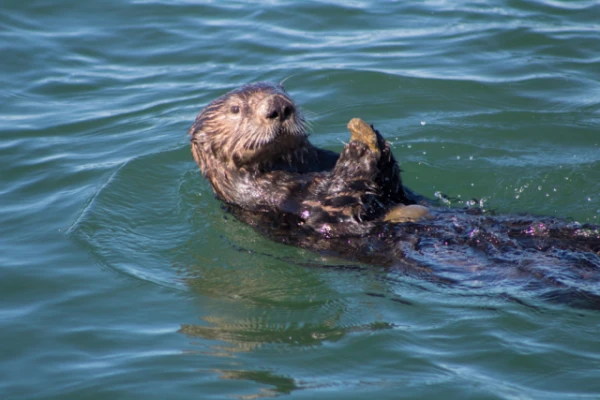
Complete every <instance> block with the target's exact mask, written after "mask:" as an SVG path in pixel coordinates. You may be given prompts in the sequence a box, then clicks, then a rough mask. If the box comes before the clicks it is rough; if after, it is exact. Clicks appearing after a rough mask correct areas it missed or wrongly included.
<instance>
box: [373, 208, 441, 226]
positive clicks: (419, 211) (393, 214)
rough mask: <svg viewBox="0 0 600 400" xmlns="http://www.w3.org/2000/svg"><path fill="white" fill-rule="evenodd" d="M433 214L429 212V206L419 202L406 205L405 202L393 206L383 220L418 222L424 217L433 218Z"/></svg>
mask: <svg viewBox="0 0 600 400" xmlns="http://www.w3.org/2000/svg"><path fill="white" fill-rule="evenodd" d="M432 218H433V216H432V215H431V214H430V213H429V209H428V208H427V207H423V206H420V205H418V204H411V205H408V206H405V205H403V204H401V205H399V206H396V207H394V208H392V209H391V210H390V211H388V213H387V214H385V217H383V220H384V221H385V222H392V223H394V222H416V221H420V220H423V219H432Z"/></svg>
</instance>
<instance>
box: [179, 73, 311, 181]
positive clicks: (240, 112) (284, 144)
mask: <svg viewBox="0 0 600 400" xmlns="http://www.w3.org/2000/svg"><path fill="white" fill-rule="evenodd" d="M276 101H280V102H284V103H285V104H286V105H287V104H289V105H290V107H289V115H287V118H285V119H283V118H281V116H280V117H278V118H268V117H267V114H268V113H269V109H270V106H271V105H272V104H273V103H274V102H276ZM236 110H237V112H235V111H236ZM190 134H191V135H192V143H193V144H194V151H193V152H192V153H193V155H194V158H195V160H196V162H197V163H198V164H199V165H200V168H201V170H202V172H203V173H204V174H205V175H207V174H208V173H209V171H208V169H209V168H210V166H211V165H214V162H213V163H211V162H209V161H208V159H207V158H208V157H210V158H213V159H215V160H218V162H219V163H220V164H221V166H226V168H250V169H251V168H258V167H260V166H262V165H263V164H268V163H269V162H271V161H273V160H272V159H273V155H280V156H281V158H285V156H286V154H287V153H290V152H297V151H298V150H302V148H303V142H307V139H306V133H305V130H304V119H303V117H302V115H301V114H300V112H299V110H298V107H297V105H296V104H295V103H294V102H293V100H292V99H291V98H290V97H289V96H287V94H286V93H285V91H284V90H283V88H282V87H280V86H275V85H272V84H267V83H258V84H253V85H247V86H244V87H242V88H241V89H238V90H234V91H232V92H229V93H227V94H226V95H224V96H222V97H220V98H218V99H216V100H215V101H213V102H211V103H210V104H209V105H208V106H207V107H206V108H205V109H204V110H203V111H202V112H201V113H200V114H199V115H198V117H197V118H196V121H195V123H194V125H193V126H192V128H191V129H190ZM290 157H291V156H290Z"/></svg>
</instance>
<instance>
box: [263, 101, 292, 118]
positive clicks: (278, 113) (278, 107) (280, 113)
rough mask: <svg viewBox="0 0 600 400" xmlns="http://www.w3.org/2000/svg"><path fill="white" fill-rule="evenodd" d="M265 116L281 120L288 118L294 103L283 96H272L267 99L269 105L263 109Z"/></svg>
mask: <svg viewBox="0 0 600 400" xmlns="http://www.w3.org/2000/svg"><path fill="white" fill-rule="evenodd" d="M265 111H266V112H265V117H267V119H271V120H279V121H281V122H283V121H285V120H287V119H289V118H290V116H291V115H292V114H293V113H294V111H295V107H294V103H292V102H291V101H290V100H288V99H287V98H285V97H283V96H274V97H273V98H271V101H269V105H268V107H267V108H266V110H265Z"/></svg>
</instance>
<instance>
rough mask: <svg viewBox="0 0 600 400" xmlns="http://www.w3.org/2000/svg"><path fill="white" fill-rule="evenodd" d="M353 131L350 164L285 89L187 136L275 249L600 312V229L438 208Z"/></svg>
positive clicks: (222, 109) (216, 109)
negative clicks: (516, 291) (519, 291)
mask: <svg viewBox="0 0 600 400" xmlns="http://www.w3.org/2000/svg"><path fill="white" fill-rule="evenodd" d="M348 128H349V130H350V132H351V140H350V142H349V143H348V144H347V145H346V146H345V147H344V149H343V151H342V152H341V154H337V153H334V152H331V151H327V150H322V149H319V148H316V147H315V146H313V145H312V144H311V143H310V142H309V140H308V136H307V134H306V131H305V128H304V119H303V117H302V114H301V112H300V110H299V107H298V106H297V104H296V103H295V102H294V101H293V100H292V98H291V97H290V96H289V95H288V94H287V93H286V92H285V90H284V89H283V87H282V86H280V85H274V84H270V83H256V84H251V85H246V86H243V87H242V88H240V89H237V90H234V91H232V92H229V93H227V94H225V95H224V96H222V97H220V98H218V99H216V100H214V101H213V102H211V103H210V104H209V105H208V106H206V108H205V109H204V110H202V111H201V112H200V114H198V116H197V118H196V120H195V122H194V124H193V125H192V127H191V129H190V132H189V133H190V135H191V145H192V154H193V156H194V159H195V160H196V162H197V163H198V165H199V166H200V169H201V171H202V173H203V175H204V176H205V177H206V178H207V179H208V181H209V182H210V184H211V186H212V189H213V191H214V192H215V194H216V195H217V197H218V198H219V199H220V200H222V201H223V202H224V203H225V204H226V207H227V209H228V210H229V211H230V212H231V213H233V214H234V215H235V216H236V217H237V218H238V219H239V220H241V221H243V222H245V223H248V224H250V225H253V226H254V227H256V228H257V229H258V230H260V231H261V232H262V233H263V234H265V235H266V236H268V237H270V238H271V239H273V240H276V241H279V242H282V243H286V244H291V245H295V246H300V247H304V248H308V249H311V250H315V251H320V252H326V253H328V254H335V255H340V256H343V257H346V258H350V259H355V260H359V261H362V262H366V263H369V264H377V265H383V266H392V267H396V268H398V269H401V270H402V271H406V272H407V273H416V274H418V275H419V276H423V277H426V278H428V279H432V280H435V281H440V282H444V283H448V282H451V283H453V284H455V285H469V282H474V283H473V284H474V285H480V284H481V282H482V281H485V280H488V281H490V282H492V283H494V284H497V282H499V281H501V280H499V279H498V278H499V277H506V278H508V277H510V278H512V279H513V280H514V281H515V282H520V284H522V285H523V287H524V288H525V289H526V290H527V291H531V290H536V291H538V292H539V294H540V295H541V296H543V297H546V298H550V299H556V300H559V301H561V302H567V303H570V304H573V305H576V306H581V307H585V308H594V309H600V227H598V226H594V225H589V224H588V225H580V224H577V223H573V222H568V221H564V220H560V219H555V218H542V217H532V216H490V215H483V214H482V213H481V212H479V210H477V209H475V210H468V209H464V210H461V209H447V208H440V207H436V206H435V205H434V204H433V203H432V202H430V201H428V200H427V199H425V198H424V197H422V196H419V195H417V194H415V193H413V192H412V191H410V190H409V189H408V188H406V187H404V186H403V184H402V180H401V177H400V168H399V167H398V164H397V162H396V159H395V158H394V156H393V154H392V152H391V149H390V146H389V144H388V143H387V142H386V141H385V140H384V139H383V137H382V136H381V134H380V133H379V132H378V131H377V130H375V129H374V128H372V126H371V127H370V126H368V125H367V124H365V123H364V122H363V121H361V120H359V119H354V120H352V121H350V123H349V125H348ZM425 206H426V207H425ZM583 281H585V288H586V289H585V290H584V289H582V288H581V287H580V285H578V284H577V282H583ZM532 282H533V283H532ZM540 283H542V284H541V285H540ZM581 286H583V285H581Z"/></svg>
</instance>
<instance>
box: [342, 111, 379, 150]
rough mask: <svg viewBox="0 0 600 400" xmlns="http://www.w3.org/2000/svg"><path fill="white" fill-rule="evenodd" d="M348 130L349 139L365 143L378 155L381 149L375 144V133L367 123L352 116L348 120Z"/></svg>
mask: <svg viewBox="0 0 600 400" xmlns="http://www.w3.org/2000/svg"><path fill="white" fill-rule="evenodd" d="M348 130H349V131H350V135H351V136H350V140H351V141H354V140H356V141H358V142H361V143H364V144H366V145H367V146H368V147H369V149H370V150H371V151H372V152H373V153H375V154H376V155H377V156H379V154H380V153H381V150H380V149H379V145H378V144H377V134H376V133H375V131H374V130H373V128H371V126H369V124H367V123H366V122H365V121H363V120H362V119H360V118H352V119H351V120H350V122H348Z"/></svg>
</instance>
